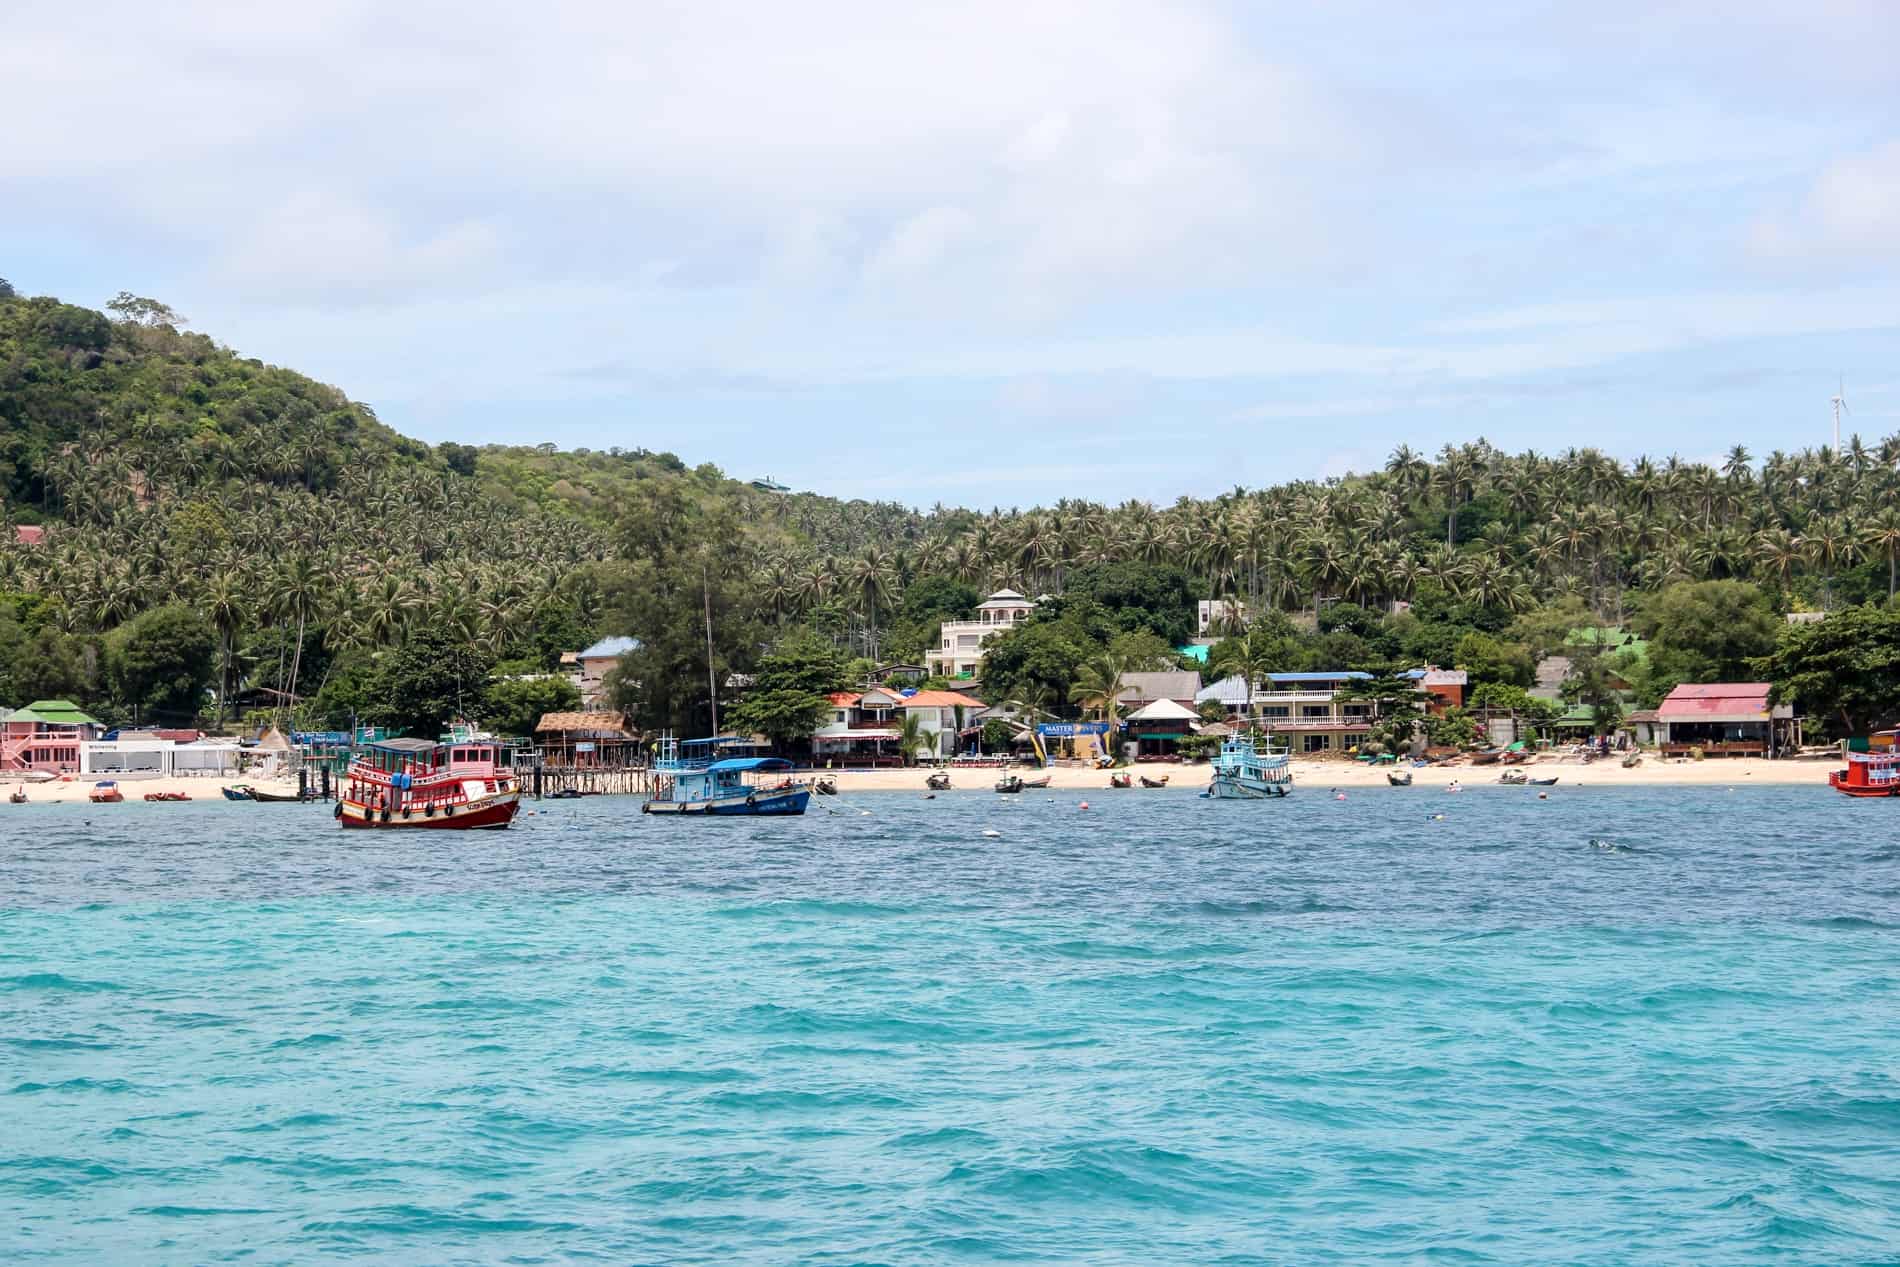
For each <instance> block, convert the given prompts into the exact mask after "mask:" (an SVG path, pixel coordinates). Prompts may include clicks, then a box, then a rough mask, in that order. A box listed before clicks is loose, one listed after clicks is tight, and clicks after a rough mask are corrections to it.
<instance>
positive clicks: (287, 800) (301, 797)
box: [250, 787, 316, 805]
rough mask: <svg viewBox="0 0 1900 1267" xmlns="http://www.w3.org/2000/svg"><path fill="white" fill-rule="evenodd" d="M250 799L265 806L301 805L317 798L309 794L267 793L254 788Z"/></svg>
mask: <svg viewBox="0 0 1900 1267" xmlns="http://www.w3.org/2000/svg"><path fill="white" fill-rule="evenodd" d="M250 799H251V800H253V801H257V802H258V803H260V804H263V805H301V804H303V802H305V801H313V800H315V799H316V797H314V796H312V795H311V794H310V793H308V792H267V791H265V790H264V789H263V788H261V787H254V788H252V789H251V795H250Z"/></svg>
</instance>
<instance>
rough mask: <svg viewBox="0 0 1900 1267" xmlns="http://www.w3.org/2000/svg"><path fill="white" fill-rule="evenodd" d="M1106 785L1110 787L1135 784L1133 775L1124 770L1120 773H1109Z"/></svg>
mask: <svg viewBox="0 0 1900 1267" xmlns="http://www.w3.org/2000/svg"><path fill="white" fill-rule="evenodd" d="M1108 785H1109V786H1110V787H1133V786H1135V776H1134V775H1132V774H1130V773H1128V772H1127V771H1126V770H1124V771H1122V772H1121V773H1120V774H1111V775H1109V776H1108Z"/></svg>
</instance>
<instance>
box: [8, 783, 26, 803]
mask: <svg viewBox="0 0 1900 1267" xmlns="http://www.w3.org/2000/svg"><path fill="white" fill-rule="evenodd" d="M7 800H9V801H11V802H12V803H13V804H15V805H24V804H26V789H25V788H23V787H16V788H14V789H13V791H12V792H11V793H9V794H8V795H7Z"/></svg>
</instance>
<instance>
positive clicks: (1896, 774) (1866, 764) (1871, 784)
mask: <svg viewBox="0 0 1900 1267" xmlns="http://www.w3.org/2000/svg"><path fill="white" fill-rule="evenodd" d="M1827 785H1828V786H1829V787H1831V788H1833V789H1834V790H1835V791H1836V792H1845V793H1846V794H1847V795H1849V796H1900V752H1896V751H1895V750H1894V749H1892V748H1888V749H1886V750H1884V751H1875V752H1850V753H1848V754H1847V768H1846V769H1845V770H1829V771H1828V772H1827Z"/></svg>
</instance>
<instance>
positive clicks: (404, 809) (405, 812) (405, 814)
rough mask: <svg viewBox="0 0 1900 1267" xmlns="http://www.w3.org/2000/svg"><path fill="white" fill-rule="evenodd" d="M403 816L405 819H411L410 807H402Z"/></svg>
mask: <svg viewBox="0 0 1900 1267" xmlns="http://www.w3.org/2000/svg"><path fill="white" fill-rule="evenodd" d="M402 816H403V817H404V818H408V817H409V807H408V806H407V805H405V806H403V807H402Z"/></svg>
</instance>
